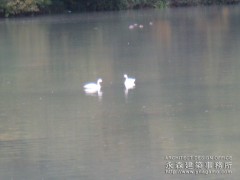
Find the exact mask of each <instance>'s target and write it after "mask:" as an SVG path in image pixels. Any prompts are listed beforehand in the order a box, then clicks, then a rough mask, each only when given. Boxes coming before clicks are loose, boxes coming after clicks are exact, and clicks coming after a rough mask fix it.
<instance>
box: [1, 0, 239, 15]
mask: <svg viewBox="0 0 240 180" xmlns="http://www.w3.org/2000/svg"><path fill="white" fill-rule="evenodd" d="M238 2H240V0H0V16H17V15H24V14H38V13H51V12H59V13H61V12H66V11H68V12H70V11H73V12H82V11H105V10H121V9H136V8H146V7H147V8H164V7H166V6H187V5H199V4H226V3H227V4H229V3H238Z"/></svg>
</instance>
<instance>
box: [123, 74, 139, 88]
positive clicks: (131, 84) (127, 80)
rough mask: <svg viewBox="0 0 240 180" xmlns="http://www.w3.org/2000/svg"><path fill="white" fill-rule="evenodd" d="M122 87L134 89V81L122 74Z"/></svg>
mask: <svg viewBox="0 0 240 180" xmlns="http://www.w3.org/2000/svg"><path fill="white" fill-rule="evenodd" d="M124 78H125V81H124V85H125V88H126V89H133V88H134V87H135V80H136V79H134V78H129V77H128V75H127V74H124Z"/></svg>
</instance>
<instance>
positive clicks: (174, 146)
mask: <svg viewBox="0 0 240 180" xmlns="http://www.w3.org/2000/svg"><path fill="white" fill-rule="evenodd" d="M239 17H240V6H223V7H194V8H179V9H166V10H159V11H150V10H149V11H124V12H108V13H96V14H82V15H66V16H52V17H37V18H19V19H6V20H1V21H0V36H1V41H0V98H1V100H0V179H3V180H123V179H125V180H127V179H130V180H146V179H149V180H159V179H234V180H235V179H236V180H237V179H238V178H239V176H240V153H239V149H240V143H239V138H240V131H239V127H240V121H239V117H240V96H239V92H240V91H239V88H240V80H239V79H240V71H239V69H240V61H239V59H240V51H239V47H240V36H239V32H240V21H239ZM149 22H152V23H153V24H152V25H149ZM134 23H138V24H142V25H143V26H144V27H143V28H142V29H140V28H135V29H132V30H130V29H129V28H128V27H129V25H130V24H134ZM124 73H127V74H129V76H132V77H135V78H136V88H135V89H132V90H129V91H128V94H125V93H124V86H123V80H124V78H123V74H124ZM99 77H101V78H102V79H103V84H102V87H103V88H102V92H103V94H102V96H98V95H97V94H95V95H87V94H85V93H84V91H83V88H82V86H83V84H84V83H86V82H89V81H96V80H97V78H99ZM180 155H188V156H191V155H192V156H198V155H199V156H205V157H206V156H232V160H228V161H230V162H231V163H232V165H231V168H230V170H232V174H228V175H223V174H218V175H179V174H175V175H171V174H166V173H165V170H166V167H167V163H168V162H172V163H175V161H172V160H167V159H165V156H180ZM189 161H190V160H185V161H180V162H182V163H185V162H189ZM199 161H200V162H207V160H199ZM208 161H209V160H208ZM218 161H220V162H225V161H223V160H218ZM193 162H194V161H193ZM194 163H195V162H194ZM214 168H215V167H213V169H214ZM174 169H176V167H175V166H174ZM195 169H196V168H195Z"/></svg>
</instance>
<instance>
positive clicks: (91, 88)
mask: <svg viewBox="0 0 240 180" xmlns="http://www.w3.org/2000/svg"><path fill="white" fill-rule="evenodd" d="M101 82H102V79H98V80H97V83H88V84H85V85H84V86H83V87H84V91H85V92H86V93H96V92H100V90H101V84H100V83H101Z"/></svg>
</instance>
